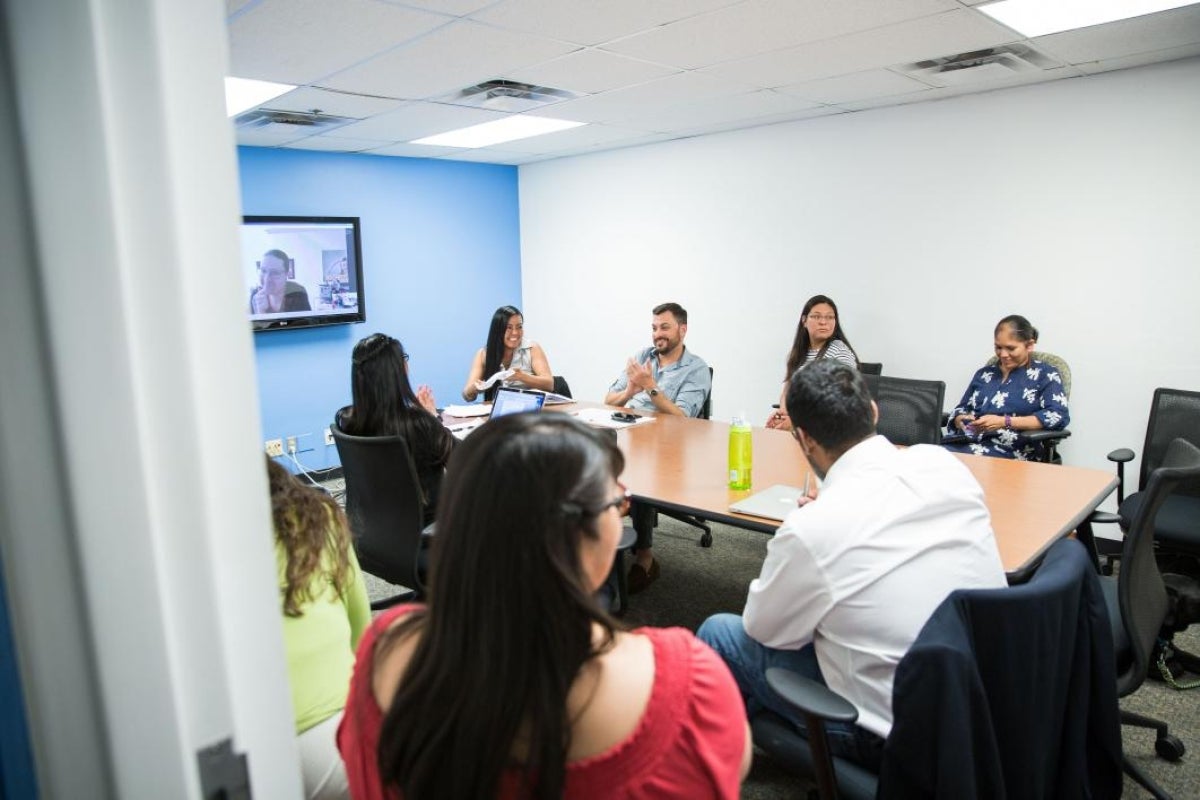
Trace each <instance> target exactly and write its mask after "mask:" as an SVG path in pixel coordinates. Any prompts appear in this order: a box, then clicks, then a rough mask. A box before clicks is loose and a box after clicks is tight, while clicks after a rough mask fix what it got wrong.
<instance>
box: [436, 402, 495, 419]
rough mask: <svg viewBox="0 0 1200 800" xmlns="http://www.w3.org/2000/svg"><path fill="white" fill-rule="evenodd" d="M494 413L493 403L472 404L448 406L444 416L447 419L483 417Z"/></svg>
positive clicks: (443, 410) (443, 412)
mask: <svg viewBox="0 0 1200 800" xmlns="http://www.w3.org/2000/svg"><path fill="white" fill-rule="evenodd" d="M490 413H492V404H491V403H472V404H471V405H469V406H446V407H445V408H443V409H442V416H446V417H482V416H484V415H485V414H490Z"/></svg>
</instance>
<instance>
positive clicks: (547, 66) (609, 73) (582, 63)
mask: <svg viewBox="0 0 1200 800" xmlns="http://www.w3.org/2000/svg"><path fill="white" fill-rule="evenodd" d="M676 71H677V70H674V69H672V68H670V67H663V66H660V65H658V64H651V63H649V62H647V61H638V60H636V59H633V58H626V57H625V56H619V55H616V54H615V53H606V52H605V51H603V50H592V49H589V50H578V51H576V52H574V53H571V54H570V55H565V56H563V57H562V58H556V59H554V60H553V61H547V62H546V63H544V64H539V65H538V66H536V67H529V68H528V69H521V70H517V71H516V72H512V73H509V75H508V77H510V78H512V79H513V80H515V81H521V82H522V83H532V84H534V85H535V86H549V87H550V88H552V89H566V90H567V91H571V92H582V93H584V94H595V93H597V92H605V91H608V90H610V89H616V88H619V87H622V86H630V85H633V84H637V83H645V82H646V81H651V80H654V79H655V78H661V77H663V76H665V75H670V74H672V73H673V72H676Z"/></svg>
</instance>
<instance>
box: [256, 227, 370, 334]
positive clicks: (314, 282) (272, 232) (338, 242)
mask: <svg viewBox="0 0 1200 800" xmlns="http://www.w3.org/2000/svg"><path fill="white" fill-rule="evenodd" d="M242 276H243V279H244V283H245V286H246V296H245V298H246V299H245V307H246V313H247V314H248V315H249V317H250V325H251V327H253V329H254V330H256V331H271V330H288V329H291V328H308V327H313V326H316V325H339V324H343V323H350V322H365V321H366V319H367V311H366V303H365V297H364V292H363V271H362V238H361V234H360V231H359V224H358V217H259V216H248V217H243V218H242Z"/></svg>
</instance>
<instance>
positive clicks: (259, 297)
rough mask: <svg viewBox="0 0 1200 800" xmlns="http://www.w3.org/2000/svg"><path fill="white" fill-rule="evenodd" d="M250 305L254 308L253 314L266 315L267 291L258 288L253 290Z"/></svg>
mask: <svg viewBox="0 0 1200 800" xmlns="http://www.w3.org/2000/svg"><path fill="white" fill-rule="evenodd" d="M250 303H251V305H253V307H254V313H255V314H265V313H267V290H266V289H263V288H262V287H259V288H258V289H255V290H254V295H253V296H252V297H251V298H250Z"/></svg>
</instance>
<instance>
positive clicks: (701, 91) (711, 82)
mask: <svg viewBox="0 0 1200 800" xmlns="http://www.w3.org/2000/svg"><path fill="white" fill-rule="evenodd" d="M751 88H753V87H748V86H746V85H744V84H739V83H735V82H733V81H728V80H725V79H724V78H719V77H716V76H713V75H704V74H702V73H699V72H679V73H676V74H674V75H668V76H667V77H665V78H659V79H658V80H656V81H650V82H648V83H643V84H639V85H638V86H631V87H629V88H626V89H616V90H613V91H611V92H605V93H604V94H594V95H589V96H588V97H580V98H578V99H576V100H568V101H566V102H565V103H556V104H554V105H552V106H548V107H547V108H546V109H545V110H544V111H543V112H542V113H544V114H545V115H546V116H548V117H555V118H557V119H573V120H576V121H579V122H620V121H622V120H626V119H631V118H633V117H635V116H636V115H637V114H639V113H642V112H644V111H646V110H648V109H654V108H659V107H662V106H665V105H675V104H679V103H689V102H699V101H701V100H708V99H713V98H717V97H726V96H734V95H739V94H744V93H745V92H746V91H747V90H748V89H751Z"/></svg>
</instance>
